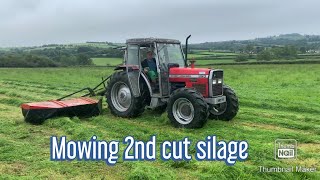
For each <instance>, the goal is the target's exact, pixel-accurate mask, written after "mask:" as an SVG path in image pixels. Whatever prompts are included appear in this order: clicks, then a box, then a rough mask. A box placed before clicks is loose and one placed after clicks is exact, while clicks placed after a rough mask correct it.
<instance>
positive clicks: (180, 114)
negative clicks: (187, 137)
mask: <svg viewBox="0 0 320 180" xmlns="http://www.w3.org/2000/svg"><path fill="white" fill-rule="evenodd" d="M172 113H173V116H174V118H175V119H176V120H177V121H178V122H179V123H180V124H189V123H190V122H191V121H192V120H193V118H194V107H193V105H192V103H191V102H190V101H189V100H188V99H186V98H179V99H177V100H176V101H175V102H174V103H173V107H172Z"/></svg>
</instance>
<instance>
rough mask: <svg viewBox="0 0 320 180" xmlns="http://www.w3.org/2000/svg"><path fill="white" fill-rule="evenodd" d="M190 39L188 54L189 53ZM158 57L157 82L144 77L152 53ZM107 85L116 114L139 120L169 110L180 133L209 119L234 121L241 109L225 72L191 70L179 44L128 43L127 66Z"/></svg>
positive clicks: (139, 40)
mask: <svg viewBox="0 0 320 180" xmlns="http://www.w3.org/2000/svg"><path fill="white" fill-rule="evenodd" d="M189 38H190V36H188V38H187V39H186V52H187V49H188V39H189ZM148 51H149V52H150V51H151V52H152V53H153V58H154V61H155V64H156V65H155V68H156V73H155V81H154V79H153V80H152V81H151V77H150V76H149V75H148V74H147V73H146V72H145V71H144V68H143V67H142V62H143V60H144V59H145V58H146V54H147V52H148ZM115 70H118V71H117V72H115V73H114V74H113V75H112V76H111V77H110V80H109V82H108V84H107V89H106V98H107V103H108V105H109V109H110V110H111V112H112V114H114V115H116V116H120V117H126V118H133V117H137V116H139V115H141V114H142V113H143V112H144V110H145V108H146V107H147V108H151V109H157V110H160V111H165V110H167V112H168V117H169V119H170V121H171V123H172V124H173V125H174V126H175V127H184V128H200V127H202V126H203V125H204V124H205V123H206V122H207V119H208V117H209V118H211V119H220V120H226V121H229V120H231V119H233V118H234V117H235V116H236V114H237V112H238V109H239V104H238V98H237V96H236V94H235V92H234V91H233V90H232V89H231V88H230V87H229V86H227V85H224V82H223V70H220V69H208V68H194V64H193V63H192V64H191V66H190V67H188V64H187V53H185V54H184V52H183V50H182V47H181V43H180V41H178V40H172V39H158V38H137V39H128V40H127V41H126V47H125V55H124V63H123V65H120V66H118V67H117V68H116V69H115Z"/></svg>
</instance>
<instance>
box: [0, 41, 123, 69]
mask: <svg viewBox="0 0 320 180" xmlns="http://www.w3.org/2000/svg"><path fill="white" fill-rule="evenodd" d="M92 57H123V52H122V51H120V50H118V49H113V48H99V47H91V46H79V47H73V48H66V47H64V46H56V47H51V48H37V49H23V48H14V49H10V50H9V51H0V67H60V66H77V65H92V64H93V63H92V60H91V58H92Z"/></svg>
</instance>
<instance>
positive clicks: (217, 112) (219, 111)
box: [210, 102, 227, 116]
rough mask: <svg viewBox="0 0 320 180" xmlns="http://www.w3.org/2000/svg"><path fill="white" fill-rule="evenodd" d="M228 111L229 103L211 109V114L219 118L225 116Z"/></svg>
mask: <svg viewBox="0 0 320 180" xmlns="http://www.w3.org/2000/svg"><path fill="white" fill-rule="evenodd" d="M226 109H227V102H225V103H221V104H218V105H214V106H212V108H211V109H210V113H211V114H214V115H217V116H218V115H221V114H223V113H224V112H225V111H226Z"/></svg>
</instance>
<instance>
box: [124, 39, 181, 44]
mask: <svg viewBox="0 0 320 180" xmlns="http://www.w3.org/2000/svg"><path fill="white" fill-rule="evenodd" d="M154 42H157V43H171V44H180V41H178V40H175V39H163V38H134V39H128V40H127V41H126V43H127V44H151V43H154Z"/></svg>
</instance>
